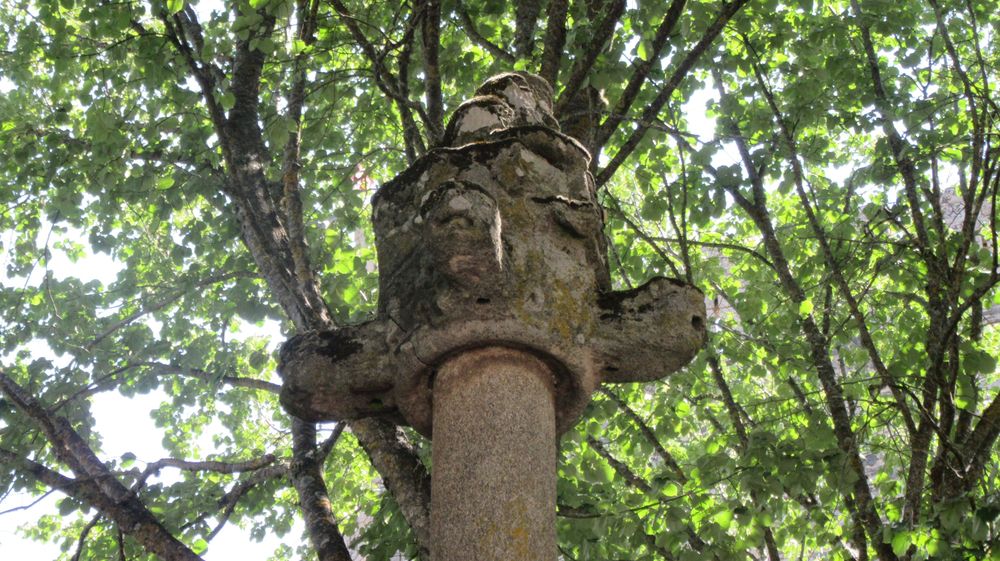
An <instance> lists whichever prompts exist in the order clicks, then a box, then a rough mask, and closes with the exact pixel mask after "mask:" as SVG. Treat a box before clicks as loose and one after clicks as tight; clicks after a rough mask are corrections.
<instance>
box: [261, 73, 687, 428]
mask: <svg viewBox="0 0 1000 561" xmlns="http://www.w3.org/2000/svg"><path fill="white" fill-rule="evenodd" d="M551 110H552V100H551V88H549V87H548V84H547V83H545V81H544V80H542V79H541V78H538V77H537V76H532V75H529V74H524V73H510V74H503V75H500V76H498V77H495V78H493V79H491V80H489V81H487V82H486V83H485V84H484V85H483V86H482V87H481V88H480V90H479V91H478V92H477V97H475V98H473V99H472V100H470V101H469V102H467V103H466V104H463V105H462V106H461V107H460V108H459V110H458V111H456V114H455V116H454V117H453V118H452V121H451V123H450V124H449V127H448V131H447V133H446V135H445V136H446V139H447V140H448V141H449V142H451V143H453V144H454V145H453V146H446V147H441V148H436V149H434V150H431V151H430V152H429V153H428V154H427V155H425V156H424V157H423V158H421V159H420V160H418V161H417V162H416V163H414V165H412V166H411V167H410V168H409V169H407V170H406V171H404V172H403V173H402V174H400V175H399V176H398V177H396V178H395V179H393V180H392V181H390V182H389V183H387V184H385V185H384V186H382V187H381V188H380V189H379V191H378V193H377V194H376V195H375V198H374V200H373V221H374V229H375V234H376V238H377V246H378V259H379V270H380V273H381V274H380V295H379V307H378V316H377V319H375V320H373V321H371V322H369V323H366V324H363V325H361V326H355V327H345V328H342V329H338V330H337V331H336V332H334V333H325V334H306V335H302V336H299V337H296V338H293V339H292V340H290V341H289V342H288V343H287V344H286V347H285V349H284V350H283V352H282V355H281V365H280V372H281V374H282V376H283V378H284V380H285V385H284V390H283V397H282V400H283V403H285V404H286V407H287V408H288V409H289V410H290V411H292V412H294V413H295V414H296V415H299V416H301V417H304V418H307V419H346V418H356V417H360V416H368V415H382V416H389V417H392V416H398V417H400V418H402V419H405V422H407V423H409V424H411V425H412V426H413V427H415V428H416V429H417V430H418V431H420V432H421V433H423V434H425V435H430V434H431V432H432V430H434V425H435V423H434V422H433V417H434V411H435V407H434V384H433V376H434V373H435V372H436V369H437V368H438V367H439V366H440V365H441V364H444V363H445V362H446V361H447V360H449V359H451V358H452V357H456V356H458V355H461V354H462V353H465V352H467V351H469V350H472V349H477V348H485V347H504V348H508V349H516V350H519V351H523V352H524V353H527V354H529V355H531V356H534V357H536V358H538V359H539V360H541V361H543V362H544V363H545V364H547V365H548V366H549V369H550V371H551V373H552V376H553V396H554V399H555V410H556V413H555V415H556V416H555V419H556V428H557V431H558V432H562V431H565V430H567V429H568V428H569V427H570V426H572V424H573V423H574V422H575V421H576V418H577V416H578V415H579V413H580V412H581V411H582V410H583V408H584V407H585V405H586V403H587V401H588V400H589V398H590V394H591V392H592V391H593V390H594V389H595V388H596V386H597V385H598V384H599V383H601V382H602V381H608V382H630V381H648V380H653V379H656V378H659V377H662V376H664V375H666V374H667V373H669V372H671V371H673V370H676V369H677V368H680V367H681V366H683V365H684V364H685V363H687V361H689V360H690V359H691V357H693V356H694V354H695V353H696V352H697V350H698V349H699V348H700V346H701V344H702V342H703V340H704V335H705V326H704V318H705V310H704V303H703V299H702V295H701V293H700V292H699V291H698V290H697V289H695V288H693V287H691V286H688V285H685V284H683V283H680V282H679V281H670V280H667V279H654V280H652V281H650V282H649V283H647V284H646V285H644V286H643V287H640V288H638V289H636V290H633V291H628V292H614V291H612V290H611V283H610V276H609V273H608V266H607V262H606V247H605V240H604V235H603V227H604V217H603V211H602V209H601V207H600V205H599V203H598V200H597V195H596V189H595V185H594V181H593V178H592V177H591V175H590V173H589V171H588V168H589V164H590V156H589V154H588V153H587V152H586V150H585V149H584V148H583V147H582V145H581V144H580V143H579V142H577V141H576V140H574V139H572V138H570V137H568V136H565V135H563V134H562V133H560V132H559V131H558V130H557V127H558V125H557V124H556V121H555V119H554V118H553V117H552V114H551ZM334 343H336V344H337V345H339V346H340V349H339V350H337V351H333V350H332V347H333V346H335V345H334Z"/></svg>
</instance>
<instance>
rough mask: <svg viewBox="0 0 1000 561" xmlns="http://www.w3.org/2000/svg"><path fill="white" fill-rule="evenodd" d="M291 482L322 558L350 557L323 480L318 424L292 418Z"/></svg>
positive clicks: (324, 560) (331, 560) (339, 560)
mask: <svg viewBox="0 0 1000 561" xmlns="http://www.w3.org/2000/svg"><path fill="white" fill-rule="evenodd" d="M292 455H293V458H294V459H293V461H292V466H291V470H290V473H289V475H290V477H291V480H292V485H293V486H294V487H295V490H296V491H298V494H299V508H300V509H301V510H302V514H303V516H304V517H305V523H306V529H307V531H308V534H309V539H310V541H311V542H312V545H313V548H314V549H315V550H316V554H317V556H318V557H319V560H320V561H351V554H350V552H349V551H348V549H347V544H346V543H345V542H344V536H343V534H341V533H340V529H339V528H338V527H337V521H336V519H335V518H334V516H333V511H332V510H331V504H330V496H329V493H328V492H327V489H326V483H325V482H324V481H323V460H324V458H323V457H320V456H319V455H318V454H317V449H316V425H314V424H312V423H307V422H305V421H302V420H300V419H296V418H293V419H292Z"/></svg>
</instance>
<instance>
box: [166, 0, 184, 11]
mask: <svg viewBox="0 0 1000 561" xmlns="http://www.w3.org/2000/svg"><path fill="white" fill-rule="evenodd" d="M166 2H167V12H169V13H170V14H171V15H173V14H176V13H177V12H179V11H181V10H183V9H184V6H185V5H186V4H187V2H186V0H166Z"/></svg>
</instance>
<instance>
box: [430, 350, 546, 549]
mask: <svg viewBox="0 0 1000 561" xmlns="http://www.w3.org/2000/svg"><path fill="white" fill-rule="evenodd" d="M432 464H433V469H432V471H431V506H432V508H431V539H432V543H431V560H432V561H459V560H466V559H467V560H476V561H552V560H553V559H555V558H556V555H557V550H556V532H555V518H556V415H555V397H554V395H553V387H552V372H551V370H550V369H549V367H548V365H546V364H545V363H543V362H542V361H540V360H538V359H537V358H536V357H534V356H532V355H530V354H528V353H526V352H524V351H519V350H513V349H506V348H503V347H489V348H484V349H478V350H474V351H469V352H466V353H462V354H460V355H458V356H456V357H454V358H452V359H450V360H447V361H446V362H445V363H444V364H443V365H442V366H441V367H440V369H439V370H438V372H437V374H436V376H435V378H434V449H433V461H432Z"/></svg>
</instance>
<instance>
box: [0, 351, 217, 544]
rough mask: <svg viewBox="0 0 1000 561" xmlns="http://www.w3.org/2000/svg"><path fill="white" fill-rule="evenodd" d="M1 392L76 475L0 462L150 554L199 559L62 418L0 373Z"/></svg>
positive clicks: (4, 453)
mask: <svg viewBox="0 0 1000 561" xmlns="http://www.w3.org/2000/svg"><path fill="white" fill-rule="evenodd" d="M0 392H2V393H3V394H4V395H6V396H7V398H8V399H10V401H11V402H12V403H13V404H14V406H15V407H17V409H18V410H20V411H21V412H22V413H24V414H25V415H27V416H28V417H29V418H31V420H32V421H33V422H34V423H35V424H36V425H37V426H38V427H39V428H40V429H41V431H42V433H43V434H44V435H45V438H46V440H47V441H48V442H49V443H50V444H51V446H52V450H53V452H54V453H55V455H56V457H58V458H59V460H60V461H62V462H64V463H65V464H66V465H67V466H69V468H70V469H71V470H72V471H73V473H74V475H76V479H75V480H73V479H70V478H67V477H65V476H63V475H60V474H58V473H56V472H54V471H52V470H50V469H48V468H45V467H44V466H42V465H40V464H37V463H35V462H31V461H29V460H27V459H25V458H21V457H20V456H17V455H14V457H11V455H12V453H10V452H7V451H0V458H3V459H4V460H5V461H8V462H11V463H15V464H16V465H18V466H20V468H21V469H22V470H24V471H26V472H27V473H28V474H29V475H31V476H32V477H34V478H36V479H38V480H39V481H41V482H43V483H45V484H46V485H50V486H52V487H53V488H56V489H59V490H60V491H62V492H64V493H67V494H69V495H70V496H72V497H74V498H76V499H78V500H80V501H81V502H84V503H86V504H88V505H91V506H93V507H94V508H96V509H98V510H99V511H101V512H102V513H103V514H104V515H105V516H106V517H108V518H109V519H110V520H113V521H114V522H115V523H116V524H118V526H119V527H120V528H123V529H124V531H126V532H127V533H128V534H129V535H130V536H132V538H134V539H135V540H136V541H138V542H139V543H140V544H142V545H143V547H145V548H146V549H147V550H148V551H150V552H152V553H154V554H155V555H158V556H160V557H161V558H162V559H164V560H165V561H200V560H201V558H200V557H199V556H198V555H196V554H195V553H194V552H193V551H192V550H191V549H190V548H188V547H187V546H186V545H184V544H183V543H182V542H181V541H179V540H178V539H177V538H175V537H174V536H173V534H171V533H170V532H169V531H167V529H166V528H164V527H163V525H162V524H160V522H159V521H158V520H157V519H156V517H154V516H153V515H152V513H150V512H149V510H147V509H146V507H145V505H143V504H142V502H141V501H140V500H139V498H138V497H137V496H136V495H135V493H133V492H132V491H130V490H129V489H127V488H126V487H125V486H124V485H122V484H121V482H119V481H118V479H116V478H115V477H114V475H113V474H112V473H111V472H110V470H108V468H107V466H105V465H104V463H103V462H101V461H100V460H99V459H98V458H97V456H96V455H95V454H94V452H93V451H92V450H91V449H90V446H89V445H88V444H87V443H86V441H84V439H83V438H81V437H80V435H79V434H78V433H77V432H76V431H75V430H73V428H72V427H71V426H70V424H69V421H67V420H66V419H65V418H63V417H58V416H54V415H50V414H49V413H48V411H46V410H45V408H43V407H42V406H41V404H40V403H38V401H36V400H35V398H34V397H32V396H31V395H30V394H28V392H26V391H25V390H24V388H22V387H21V386H19V385H18V384H17V383H16V382H14V380H13V379H12V378H10V377H9V376H7V374H6V373H5V372H3V371H0Z"/></svg>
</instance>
